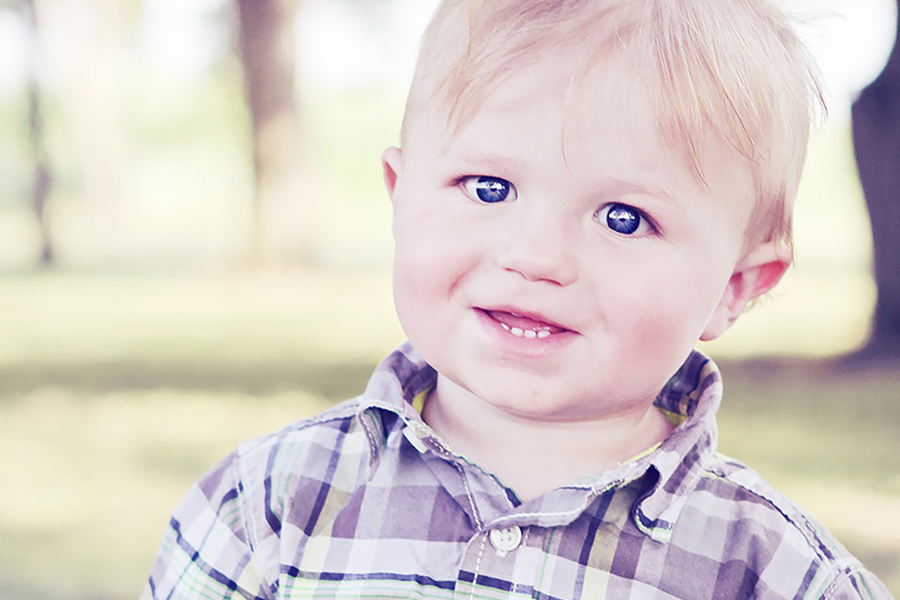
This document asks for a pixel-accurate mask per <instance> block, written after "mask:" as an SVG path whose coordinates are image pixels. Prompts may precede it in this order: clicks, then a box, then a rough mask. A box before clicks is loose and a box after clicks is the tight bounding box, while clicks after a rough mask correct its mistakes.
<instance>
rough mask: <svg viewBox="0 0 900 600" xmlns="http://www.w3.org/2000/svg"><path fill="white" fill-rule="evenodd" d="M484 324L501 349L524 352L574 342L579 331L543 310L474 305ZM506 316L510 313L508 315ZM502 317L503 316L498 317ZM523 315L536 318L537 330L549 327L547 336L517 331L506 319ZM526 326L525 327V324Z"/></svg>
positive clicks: (548, 349) (530, 353) (534, 353)
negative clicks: (526, 334) (552, 318)
mask: <svg viewBox="0 0 900 600" xmlns="http://www.w3.org/2000/svg"><path fill="white" fill-rule="evenodd" d="M473 310H474V312H475V314H476V316H477V317H478V320H479V321H480V323H481V325H482V327H484V329H485V331H486V332H487V333H488V335H489V336H490V337H491V339H492V340H494V341H495V342H496V343H498V344H499V345H500V347H501V349H503V350H505V351H508V352H512V353H515V354H518V355H523V356H531V357H536V356H544V355H546V354H547V353H549V352H552V351H553V350H555V349H559V348H562V347H563V346H565V345H567V344H569V343H570V342H572V341H573V340H574V339H575V338H576V337H578V335H579V334H578V332H577V331H575V330H573V329H570V328H568V327H566V326H565V325H561V324H559V323H558V322H556V321H553V320H550V319H548V318H547V317H544V316H543V315H541V314H540V313H535V312H532V311H526V310H522V309H519V308H517V307H513V306H490V307H473ZM503 316H508V318H507V319H504V318H503ZM498 317H499V318H498ZM508 319H522V320H527V321H532V322H533V327H531V328H530V329H531V330H532V331H535V332H539V331H547V332H548V335H546V336H538V335H534V336H530V337H525V336H524V335H514V334H513V333H512V332H511V331H510V326H509V325H507V324H506V323H505V322H504V321H507V320H508ZM523 329H524V327H523Z"/></svg>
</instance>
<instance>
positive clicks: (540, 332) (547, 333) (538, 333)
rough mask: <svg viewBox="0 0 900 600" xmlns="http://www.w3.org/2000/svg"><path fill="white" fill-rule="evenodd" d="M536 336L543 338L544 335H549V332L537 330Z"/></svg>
mask: <svg viewBox="0 0 900 600" xmlns="http://www.w3.org/2000/svg"><path fill="white" fill-rule="evenodd" d="M537 337H538V338H539V339H544V338H546V337H550V332H549V331H538V332H537Z"/></svg>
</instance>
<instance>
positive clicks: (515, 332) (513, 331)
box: [509, 327, 525, 337]
mask: <svg viewBox="0 0 900 600" xmlns="http://www.w3.org/2000/svg"><path fill="white" fill-rule="evenodd" d="M509 332H510V333H511V334H513V335H514V336H516V337H522V336H523V335H525V332H524V331H522V330H521V329H519V328H518V327H513V328H512V329H510V330H509Z"/></svg>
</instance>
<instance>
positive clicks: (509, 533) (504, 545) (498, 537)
mask: <svg viewBox="0 0 900 600" xmlns="http://www.w3.org/2000/svg"><path fill="white" fill-rule="evenodd" d="M488 539H490V540H491V546H493V547H494V549H495V550H496V551H497V554H499V555H500V556H506V554H507V553H509V552H511V551H513V550H515V549H516V548H518V547H519V544H521V543H522V530H521V529H519V527H518V526H517V525H513V526H512V527H506V528H504V529H491V532H490V534H488Z"/></svg>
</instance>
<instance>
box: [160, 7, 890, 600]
mask: <svg viewBox="0 0 900 600" xmlns="http://www.w3.org/2000/svg"><path fill="white" fill-rule="evenodd" d="M816 97H817V91H816V84H815V81H814V78H813V77H811V75H810V65H809V63H808V61H807V58H806V55H805V54H804V52H803V50H802V48H801V46H800V44H799V43H798V41H797V39H796V38H795V36H794V34H793V33H792V31H791V29H790V28H789V26H788V24H787V22H786V18H785V16H784V15H782V14H781V13H779V12H778V11H777V10H776V9H775V8H774V7H773V6H771V5H770V3H769V2H768V1H767V0H677V1H676V0H567V1H563V0H553V1H550V0H445V1H444V2H443V4H442V5H441V6H440V7H439V9H438V11H437V14H436V16H435V19H434V21H433V23H432V25H431V26H430V28H429V30H428V32H427V33H426V36H425V39H424V45H423V49H422V53H421V56H420V60H419V66H418V69H417V72H416V74H415V77H414V82H413V86H412V90H411V93H410V98H409V103H408V106H407V112H406V117H405V121H404V127H403V133H402V150H401V149H399V148H391V149H389V150H387V152H386V153H385V155H384V159H383V165H384V174H385V181H386V183H387V188H388V192H389V193H390V196H391V200H392V202H393V208H394V237H395V240H396V261H395V275H394V292H395V302H396V307H397V312H398V315H399V318H400V321H401V323H402V325H403V328H404V330H405V332H406V333H407V335H408V336H409V340H410V341H409V343H407V344H404V345H402V346H401V347H400V348H399V349H398V350H397V351H396V352H394V353H393V354H391V355H390V356H389V357H388V358H387V359H386V360H385V361H384V362H383V363H382V365H381V366H380V367H379V368H378V370H377V371H376V372H375V374H374V375H373V377H372V380H371V382H370V383H369V386H368V388H367V389H366V392H365V394H363V395H362V396H360V397H359V398H356V399H354V400H352V401H350V402H347V403H344V404H342V405H339V406H337V407H335V408H333V409H331V410H329V411H327V412H325V413H324V414H322V415H320V416H318V417H315V418H313V419H310V420H307V421H303V422H300V423H295V424H293V425H291V426H289V427H287V428H286V429H284V430H282V431H280V432H278V433H276V434H273V435H271V436H268V437H265V438H262V439H258V440H255V441H252V442H249V443H247V444H244V445H242V446H241V447H240V448H239V449H238V450H237V451H236V452H235V453H234V454H232V455H231V456H230V457H228V458H227V459H226V460H225V461H224V462H222V463H221V464H220V465H219V466H217V467H216V468H215V469H213V470H212V471H211V472H210V473H209V474H208V475H206V476H205V478H204V479H202V480H201V481H200V483H199V484H197V485H196V486H195V487H194V488H193V489H192V490H191V491H190V492H189V493H188V495H187V497H186V498H185V500H184V501H183V503H182V504H181V505H180V507H179V508H178V509H177V511H176V513H175V515H174V517H173V518H172V520H171V524H170V528H169V531H168V533H167V535H166V537H165V540H164V542H163V545H162V548H161V550H160V554H159V557H158V559H157V562H156V564H155V566H154V568H153V572H152V574H151V577H150V582H149V585H148V587H147V590H146V595H147V597H153V598H167V599H168V598H201V597H202V598H232V597H235V598H236V597H242V598H310V597H316V598H331V597H336V598H351V597H352V598H362V597H368V598H395V597H396V598H400V597H420V598H482V599H487V598H526V597H529V598H530V597H534V598H537V597H540V598H561V599H570V598H572V599H575V598H611V599H617V600H619V599H628V598H631V599H643V598H659V599H662V598H682V599H692V600H712V599H733V598H763V599H769V598H772V599H775V598H784V599H787V598H833V599H837V598H888V597H889V594H888V592H887V590H886V589H885V588H884V586H883V585H882V584H881V583H880V582H879V581H878V580H877V579H876V578H875V577H874V576H873V575H872V574H871V573H869V572H868V571H866V570H865V569H864V568H863V567H862V566H861V565H860V564H859V562H857V561H856V560H855V559H854V558H853V557H852V556H850V555H849V554H848V553H847V551H846V550H845V549H844V548H843V547H841V546H840V545H839V544H838V543H837V542H836V541H835V540H834V539H833V538H832V537H831V536H830V535H829V534H828V533H826V532H825V531H823V530H822V529H821V527H819V526H818V525H817V524H816V523H815V522H814V521H813V520H812V519H811V518H810V517H809V516H808V515H806V514H805V513H803V512H802V511H801V510H800V509H798V508H797V507H795V506H794V505H793V504H791V503H790V502H789V501H788V500H786V499H785V498H784V497H783V496H782V495H780V494H779V493H778V492H777V491H775V490H773V489H772V488H771V487H769V486H768V485H767V484H766V483H765V482H763V481H762V480H761V479H760V478H759V476H758V475H756V474H755V473H754V472H753V471H751V470H749V469H748V468H746V467H744V466H742V465H741V464H739V463H737V462H735V461H733V460H731V459H728V458H725V457H723V456H721V455H718V454H717V453H716V452H715V443H716V426H715V412H716V408H717V406H718V404H719V400H720V397H721V393H722V390H721V383H720V377H719V373H718V371H717V370H716V368H715V366H714V365H713V364H712V363H711V362H710V361H709V360H708V359H706V358H704V357H703V356H701V355H700V354H698V353H697V352H693V351H692V350H691V348H692V346H693V345H694V343H695V342H696V341H697V340H698V339H711V338H715V337H716V336H718V335H720V334H722V333H723V332H724V331H725V330H726V329H728V327H729V325H730V324H731V323H732V322H733V321H734V320H735V319H736V318H737V317H738V315H739V314H740V313H741V312H742V310H743V309H744V308H745V307H746V305H747V303H748V302H750V301H752V300H753V299H755V298H757V297H759V296H760V295H762V294H764V293H766V292H767V291H768V290H770V289H771V288H772V287H773V286H774V285H775V284H776V283H777V282H778V280H779V278H780V277H781V275H782V274H783V273H784V271H785V269H787V268H788V265H789V263H790V260H791V252H790V222H791V219H790V213H791V203H792V199H793V197H794V193H795V190H796V187H797V181H798V178H799V173H800V170H801V167H802V163H803V158H804V153H805V146H806V141H807V135H808V124H809V121H810V114H811V112H812V111H813V105H814V101H815V99H816Z"/></svg>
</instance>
